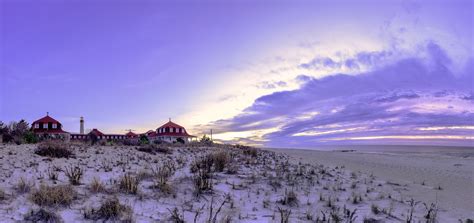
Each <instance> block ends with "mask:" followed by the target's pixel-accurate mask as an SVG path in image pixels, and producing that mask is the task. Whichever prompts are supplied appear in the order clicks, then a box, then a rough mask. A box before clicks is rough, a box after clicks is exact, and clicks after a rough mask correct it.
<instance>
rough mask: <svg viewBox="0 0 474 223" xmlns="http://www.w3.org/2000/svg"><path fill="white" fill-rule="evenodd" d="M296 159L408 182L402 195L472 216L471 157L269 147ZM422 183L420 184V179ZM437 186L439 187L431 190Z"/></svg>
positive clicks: (473, 176) (473, 180) (473, 182)
mask: <svg viewBox="0 0 474 223" xmlns="http://www.w3.org/2000/svg"><path fill="white" fill-rule="evenodd" d="M272 150H273V151H280V152H284V153H286V154H288V155H290V156H292V157H294V158H295V159H297V160H299V159H300V160H302V161H305V162H310V163H320V164H323V165H328V166H336V165H337V166H341V165H344V166H345V167H346V168H347V169H350V170H353V171H362V172H366V173H373V174H374V175H375V176H377V177H378V178H379V179H383V180H385V181H390V182H393V183H400V184H407V185H408V187H407V188H408V191H404V192H403V193H404V196H406V197H407V199H408V198H410V197H413V198H414V199H415V200H420V201H423V202H426V203H428V204H429V203H431V202H436V201H437V202H438V204H439V206H440V209H441V211H447V212H448V213H449V215H451V216H453V217H455V218H463V219H465V218H471V219H472V218H473V217H474V214H473V213H474V158H473V157H455V156H446V155H439V154H434V153H404V152H402V153H368V152H358V151H356V152H336V151H314V150H296V149H272ZM423 181H424V182H425V185H422V182H423ZM438 186H441V187H442V190H437V189H434V188H436V187H438Z"/></svg>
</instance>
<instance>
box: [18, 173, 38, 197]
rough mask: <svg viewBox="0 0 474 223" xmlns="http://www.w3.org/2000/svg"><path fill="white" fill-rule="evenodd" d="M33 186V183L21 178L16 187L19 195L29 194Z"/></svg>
mask: <svg viewBox="0 0 474 223" xmlns="http://www.w3.org/2000/svg"><path fill="white" fill-rule="evenodd" d="M33 186H34V184H33V183H30V182H27V181H26V180H25V178H23V177H21V178H20V180H19V181H18V183H17V184H16V186H15V190H16V191H17V192H18V193H20V194H23V193H27V192H29V191H30V190H31V188H32V187H33Z"/></svg>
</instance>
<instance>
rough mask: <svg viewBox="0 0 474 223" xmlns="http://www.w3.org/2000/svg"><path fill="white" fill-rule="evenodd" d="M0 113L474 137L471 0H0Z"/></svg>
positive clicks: (338, 140) (108, 127) (249, 130)
mask: <svg viewBox="0 0 474 223" xmlns="http://www.w3.org/2000/svg"><path fill="white" fill-rule="evenodd" d="M0 10H1V11H0V28H1V31H0V32H1V33H0V53H1V54H0V120H2V121H4V122H9V121H13V120H19V119H21V118H24V119H26V120H28V121H29V122H32V121H34V120H35V119H37V118H40V117H42V116H43V115H44V114H45V113H46V112H47V111H48V112H50V114H51V115H52V116H53V117H55V118H56V119H58V120H60V121H61V122H62V123H63V125H64V127H65V130H67V131H70V132H77V131H78V129H79V117H80V116H84V117H85V119H86V129H91V128H99V129H101V130H103V131H104V132H110V133H112V132H114V133H124V130H125V129H129V128H131V129H135V130H136V131H137V132H142V131H146V130H148V129H156V127H158V126H159V125H161V124H163V123H164V122H165V121H167V119H168V118H172V119H173V120H174V121H176V122H177V123H179V124H182V125H184V126H186V127H187V128H188V130H189V131H190V132H191V133H194V134H196V135H200V134H203V133H207V132H208V131H209V129H211V128H212V129H213V131H214V133H215V135H214V137H215V138H216V139H220V140H223V141H227V142H240V143H248V144H255V145H264V146H278V147H311V146H314V145H320V144H443V145H470V146H472V145H473V139H474V138H473V133H474V90H473V86H474V82H473V76H474V74H473V69H474V68H473V66H474V57H473V35H472V32H473V18H472V14H474V9H473V3H472V1H468V0H465V1H457V0H454V1H429V2H428V1H408V0H401V1H384V2H383V4H381V3H379V1H375V0H373V1H276V2H272V4H270V3H268V2H266V1H215V0H214V1H141V0H140V1H123V0H122V1H113V2H112V1H67V3H66V1H21V0H20V1H10V0H3V1H0Z"/></svg>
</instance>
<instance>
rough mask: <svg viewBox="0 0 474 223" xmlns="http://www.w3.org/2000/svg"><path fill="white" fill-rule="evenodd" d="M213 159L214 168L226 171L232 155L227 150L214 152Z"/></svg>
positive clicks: (218, 170)
mask: <svg viewBox="0 0 474 223" xmlns="http://www.w3.org/2000/svg"><path fill="white" fill-rule="evenodd" d="M212 160H213V163H214V170H215V171H217V172H222V171H224V168H225V167H226V166H227V164H228V162H229V160H230V156H229V153H227V152H225V151H219V152H216V153H213V154H212Z"/></svg>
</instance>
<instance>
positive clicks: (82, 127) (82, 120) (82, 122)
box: [80, 117, 84, 134]
mask: <svg viewBox="0 0 474 223" xmlns="http://www.w3.org/2000/svg"><path fill="white" fill-rule="evenodd" d="M80 122H81V128H80V133H81V134H84V117H81V121H80Z"/></svg>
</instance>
